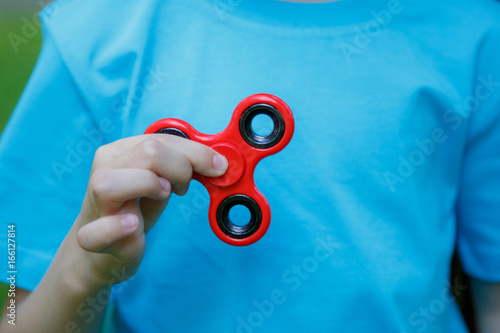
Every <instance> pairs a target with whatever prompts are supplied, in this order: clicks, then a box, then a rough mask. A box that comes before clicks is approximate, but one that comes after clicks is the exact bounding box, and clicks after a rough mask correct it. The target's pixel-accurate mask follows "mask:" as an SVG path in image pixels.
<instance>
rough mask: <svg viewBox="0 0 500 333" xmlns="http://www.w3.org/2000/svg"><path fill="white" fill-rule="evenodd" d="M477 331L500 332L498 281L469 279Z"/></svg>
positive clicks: (499, 290)
mask: <svg viewBox="0 0 500 333" xmlns="http://www.w3.org/2000/svg"><path fill="white" fill-rule="evenodd" d="M471 287H472V297H473V301H474V314H475V319H476V326H477V329H478V333H498V332H500V283H491V282H485V281H481V280H477V279H471Z"/></svg>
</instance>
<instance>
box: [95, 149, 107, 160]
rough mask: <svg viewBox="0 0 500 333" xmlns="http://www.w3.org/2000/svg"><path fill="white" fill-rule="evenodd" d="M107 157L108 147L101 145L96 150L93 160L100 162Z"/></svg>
mask: <svg viewBox="0 0 500 333" xmlns="http://www.w3.org/2000/svg"><path fill="white" fill-rule="evenodd" d="M108 155H109V147H108V145H103V146H100V147H99V148H97V150H96V152H95V154H94V160H96V161H100V160H104V159H105V158H106V157H107V156H108Z"/></svg>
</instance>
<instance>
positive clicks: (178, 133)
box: [156, 127, 189, 140]
mask: <svg viewBox="0 0 500 333" xmlns="http://www.w3.org/2000/svg"><path fill="white" fill-rule="evenodd" d="M156 133H161V134H172V135H176V136H180V137H181V138H184V139H188V140H189V136H187V134H186V133H184V132H183V131H181V130H180V129H178V128H174V127H166V128H162V129H161V130H159V131H158V132H156Z"/></svg>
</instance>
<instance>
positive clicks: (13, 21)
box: [0, 0, 42, 132]
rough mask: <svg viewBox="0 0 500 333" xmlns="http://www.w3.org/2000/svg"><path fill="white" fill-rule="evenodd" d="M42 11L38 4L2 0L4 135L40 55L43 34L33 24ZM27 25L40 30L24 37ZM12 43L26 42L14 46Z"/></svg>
mask: <svg viewBox="0 0 500 333" xmlns="http://www.w3.org/2000/svg"><path fill="white" fill-rule="evenodd" d="M40 10H41V7H40V5H39V4H38V3H37V1H27V0H16V1H13V0H2V1H1V3H0V132H1V131H2V130H3V129H4V127H5V124H6V122H7V120H8V119H9V116H10V114H11V112H12V110H13V109H14V107H15V105H16V103H17V100H18V99H19V97H20V96H21V92H22V91H23V88H24V86H25V84H26V81H27V80H28V78H29V75H30V73H31V71H32V70H33V66H34V65H35V62H36V58H37V56H38V53H39V51H40V46H41V44H42V35H41V31H40V28H38V26H37V25H35V24H36V23H37V22H35V23H33V20H34V17H35V19H36V13H37V12H39V11H40ZM27 21H28V22H31V23H32V24H33V25H34V26H35V27H36V30H35V32H33V31H29V33H30V34H23V26H25V25H26V24H27V23H26V22H27ZM25 30H26V29H25ZM12 40H16V41H22V42H21V43H20V44H19V45H15V44H14V45H13V44H12V42H11V41H12ZM15 46H17V48H16V47H15ZM16 51H17V52H16Z"/></svg>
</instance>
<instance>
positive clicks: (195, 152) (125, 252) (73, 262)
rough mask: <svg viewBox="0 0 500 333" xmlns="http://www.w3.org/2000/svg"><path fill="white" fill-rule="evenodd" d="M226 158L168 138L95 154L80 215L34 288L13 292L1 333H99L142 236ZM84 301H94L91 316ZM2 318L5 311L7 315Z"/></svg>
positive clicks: (142, 139) (127, 142)
mask: <svg viewBox="0 0 500 333" xmlns="http://www.w3.org/2000/svg"><path fill="white" fill-rule="evenodd" d="M227 166H228V162H227V160H226V158H225V157H223V156H222V155H220V154H219V153H217V152H216V151H214V150H213V149H211V148H209V147H207V146H204V145H202V144H200V143H197V142H194V141H190V140H187V139H183V138H180V137H176V136H172V135H168V134H149V135H140V136H135V137H129V138H125V139H122V140H118V141H115V142H113V143H110V144H108V145H105V146H102V147H100V148H99V149H98V150H97V152H96V154H95V157H94V162H93V165H92V170H91V174H90V180H89V183H88V187H87V190H86V194H85V198H84V200H83V204H82V209H81V212H80V214H79V215H78V217H77V219H76V221H75V222H74V223H73V225H72V227H71V229H70V231H69V232H68V234H67V235H66V237H65V238H64V240H63V242H62V243H61V245H60V246H59V249H58V251H57V253H56V255H55V257H54V259H53V260H52V262H51V264H50V266H49V268H48V270H47V271H46V272H45V275H44V277H43V278H42V280H41V281H40V283H39V284H38V286H37V287H36V288H35V289H34V290H33V291H32V292H28V291H26V290H23V289H21V288H18V290H17V292H16V293H17V296H16V304H17V316H18V320H17V322H16V325H15V326H14V325H10V324H8V323H7V320H5V318H7V317H6V316H5V315H4V316H3V317H4V318H3V319H4V320H2V321H1V324H0V331H1V332H5V333H7V332H82V333H84V332H89V333H90V332H100V331H101V329H102V323H103V317H104V311H103V309H105V308H106V304H107V301H108V299H109V295H110V292H109V290H110V288H111V287H112V286H113V285H114V284H116V283H119V282H122V281H125V280H126V279H128V278H130V277H131V276H132V275H133V274H134V273H135V272H136V271H137V269H138V268H139V265H140V263H141V260H142V258H143V256H144V249H145V242H146V241H145V235H146V234H147V232H148V231H149V230H151V228H152V227H153V226H154V224H155V223H156V222H157V220H158V218H159V217H160V215H161V214H162V212H163V210H164V209H165V207H166V205H167V203H168V200H169V198H170V195H171V193H175V194H178V195H184V194H185V193H186V192H187V190H188V187H189V182H190V181H191V177H192V174H193V172H197V173H199V174H201V175H204V176H208V177H217V176H221V175H223V174H224V172H225V171H226V169H227ZM89 300H94V301H95V300H99V302H100V304H99V308H93V309H92V310H93V312H91V314H92V315H91V316H90V317H88V316H82V314H81V313H79V310H78V309H87V310H88V309H89V308H88V306H89ZM4 311H5V309H4Z"/></svg>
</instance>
